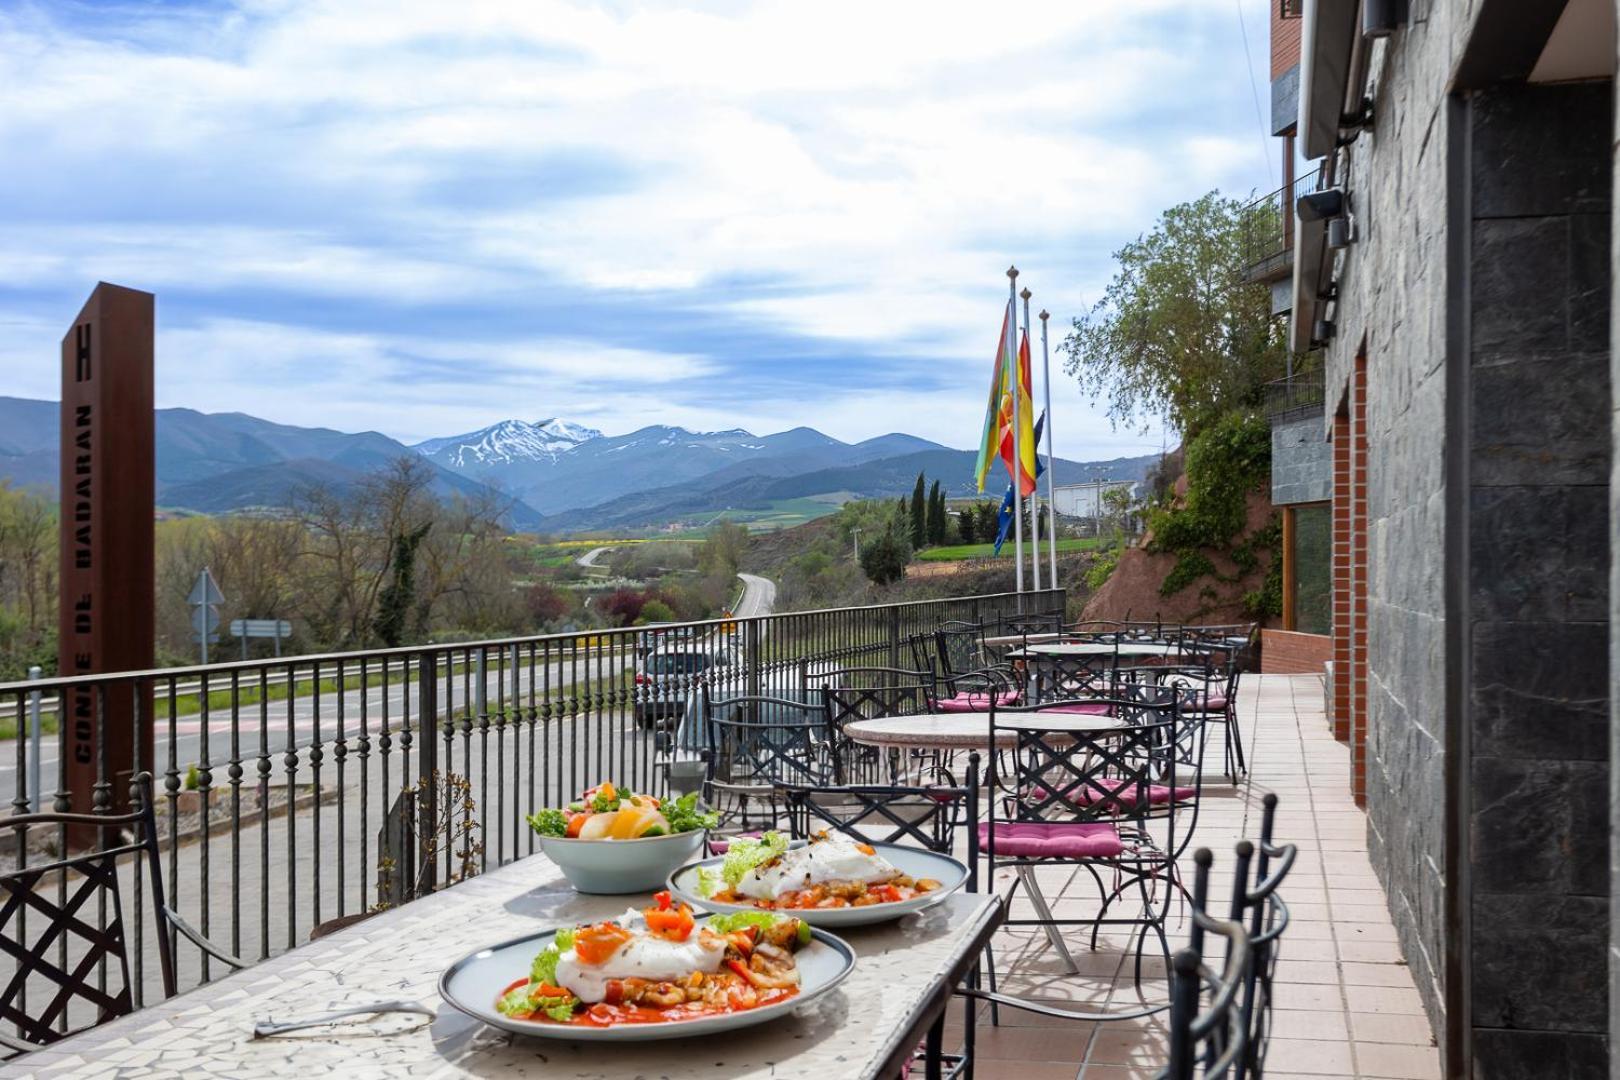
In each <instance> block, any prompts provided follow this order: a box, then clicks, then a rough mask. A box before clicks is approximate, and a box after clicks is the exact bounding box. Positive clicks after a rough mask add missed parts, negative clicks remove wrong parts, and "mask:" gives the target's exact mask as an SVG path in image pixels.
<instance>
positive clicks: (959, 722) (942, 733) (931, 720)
mask: <svg viewBox="0 0 1620 1080" xmlns="http://www.w3.org/2000/svg"><path fill="white" fill-rule="evenodd" d="M1007 715H1014V716H1018V717H1020V718H1027V717H1030V716H1032V715H1039V716H1040V717H1041V726H1042V727H1043V728H1044V729H1045V730H1047V731H1072V732H1074V733H1075V734H1077V735H1101V734H1106V733H1108V732H1110V731H1121V730H1123V729H1125V728H1127V727H1129V726H1130V725H1129V724H1127V723H1126V722H1125V721H1123V720H1116V719H1114V718H1113V717H1111V716H1087V715H1085V714H1084V713H1059V712H1051V713H1040V714H1031V713H1012V714H1007ZM844 734H845V735H847V736H849V737H850V738H851V739H853V740H854V741H855V742H858V743H861V744H863V745H865V746H883V747H892V748H894V749H899V750H983V749H985V748H986V747H988V746H989V745H990V714H989V713H987V712H960V713H924V714H921V715H917V716H883V717H878V718H876V719H873V720H856V721H853V722H851V723H849V724H846V725H844ZM1015 741H1016V740H1015V735H1014V733H1013V732H1011V731H1005V732H999V733H998V735H997V742H996V745H997V748H998V749H1009V748H1011V747H1012V746H1013V744H1014V742H1015Z"/></svg>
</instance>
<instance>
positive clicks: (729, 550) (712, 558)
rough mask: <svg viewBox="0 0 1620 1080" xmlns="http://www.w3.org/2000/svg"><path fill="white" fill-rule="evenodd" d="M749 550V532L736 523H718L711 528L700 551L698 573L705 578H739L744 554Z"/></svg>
mask: <svg viewBox="0 0 1620 1080" xmlns="http://www.w3.org/2000/svg"><path fill="white" fill-rule="evenodd" d="M747 550H748V530H747V529H746V528H744V527H743V526H741V525H739V524H737V523H736V522H735V521H718V522H716V523H715V524H714V525H712V526H711V527H710V528H709V535H708V536H707V537H706V538H705V539H704V541H703V546H702V548H700V549H699V551H698V557H697V564H698V572H699V573H701V574H703V575H704V576H705V577H716V578H726V579H727V580H728V581H729V579H731V578H734V577H736V576H737V568H738V567H739V566H741V565H742V560H743V554H744V553H745V552H747Z"/></svg>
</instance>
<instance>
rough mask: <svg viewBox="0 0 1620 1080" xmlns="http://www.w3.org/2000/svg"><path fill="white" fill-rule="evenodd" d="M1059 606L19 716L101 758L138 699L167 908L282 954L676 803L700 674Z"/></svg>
mask: <svg viewBox="0 0 1620 1080" xmlns="http://www.w3.org/2000/svg"><path fill="white" fill-rule="evenodd" d="M1063 604H1064V593H1063V591H1062V590H1061V589H1059V590H1048V591H1044V592H1038V593H1025V594H1024V595H1023V596H1022V597H1020V596H1018V595H1016V594H1010V593H1007V594H996V595H989V596H975V597H965V598H954V599H941V600H929V601H922V602H917V603H907V604H890V605H881V606H874V607H862V608H844V609H837V610H821V611H804V612H792V613H785V614H778V615H768V616H762V617H757V618H743V619H737V620H728V621H716V622H703V623H691V624H678V625H666V626H659V627H652V628H628V629H621V630H602V631H591V632H583V633H572V634H553V635H546V636H540V637H526V638H514V639H505V640H498V641H480V642H469V643H456V644H435V645H424V646H420V647H415V648H403V649H385V650H372V651H366V652H354V653H343V654H332V655H323V656H299V657H286V658H277V659H274V660H256V661H247V662H232V663H226V664H216V665H212V666H207V667H187V668H173V669H164V670H157V671H143V672H121V673H117V674H108V675H93V676H80V677H73V678H59V679H45V680H39V681H32V682H13V683H3V684H0V706H6V708H5V709H4V712H7V713H10V715H11V716H13V717H15V718H17V720H18V723H17V728H18V730H19V731H22V730H24V725H23V723H22V722H21V721H22V718H23V717H25V716H26V715H27V711H28V706H29V701H30V698H31V697H32V696H33V695H35V694H38V695H40V696H41V698H42V699H43V701H42V704H43V709H44V711H45V713H46V715H47V717H49V716H51V715H54V714H56V713H57V712H58V703H59V702H61V701H66V700H70V699H73V700H83V695H84V694H86V693H88V694H89V695H91V698H92V699H93V701H94V709H93V725H94V731H95V745H97V746H100V747H103V748H105V747H106V746H108V745H109V742H108V739H107V738H105V736H106V734H107V732H106V723H105V717H106V715H107V711H108V708H107V706H108V700H109V696H112V697H113V698H114V700H115V701H116V700H117V699H118V698H121V697H123V696H124V695H129V696H130V697H132V698H133V701H134V702H135V708H136V710H137V728H139V726H140V724H142V723H150V724H151V726H152V729H153V744H152V746H150V747H145V746H137V747H136V750H135V755H136V757H135V769H136V770H137V771H150V772H151V773H152V774H153V775H154V778H155V781H156V784H155V786H156V791H157V797H156V801H157V808H156V809H157V812H158V828H159V832H160V834H161V844H162V848H163V862H164V873H163V877H164V879H165V887H166V889H167V891H168V894H169V903H170V905H171V906H172V907H174V908H176V909H177V910H178V911H179V912H180V913H181V914H182V916H183V917H185V918H186V919H187V920H188V921H189V922H191V923H192V925H194V926H196V927H197V928H198V929H199V930H201V931H202V933H203V934H204V935H205V936H207V937H209V938H210V939H212V940H213V941H215V943H217V944H218V945H220V946H222V947H224V948H226V949H227V950H229V951H230V952H232V953H235V954H236V955H238V956H242V957H245V958H248V959H255V958H266V957H269V956H271V955H274V954H276V953H279V952H282V951H284V950H285V949H288V948H292V947H294V946H296V945H298V944H300V943H301V942H303V941H305V940H307V938H308V936H309V934H310V933H311V932H312V931H314V930H315V929H316V928H317V927H320V926H322V925H323V924H327V923H329V922H330V921H332V920H336V919H351V918H354V917H358V916H362V915H364V914H365V913H368V912H371V911H373V910H376V909H378V908H379V907H380V906H388V905H391V904H397V903H400V902H404V901H406V900H408V899H409V898H410V897H411V896H412V895H415V894H416V893H417V892H418V891H420V890H422V889H431V888H437V887H442V886H444V885H446V884H450V883H453V882H455V881H457V880H460V879H461V878H462V877H463V876H466V875H470V874H476V873H479V872H481V871H483V870H485V869H488V868H491V867H494V866H499V865H502V864H504V863H508V862H511V861H513V860H515V859H519V858H522V857H523V856H525V855H528V854H530V853H532V852H533V851H534V850H535V848H536V844H535V838H534V834H533V833H532V831H531V830H530V829H529V828H528V827H527V824H526V822H525V820H524V819H525V817H526V816H527V815H529V814H532V813H534V812H535V811H536V810H539V809H541V808H543V807H548V806H558V805H561V804H563V803H565V802H567V801H569V800H570V799H572V798H574V797H576V796H577V795H578V793H579V792H580V791H582V790H583V789H585V788H587V787H589V786H591V785H593V784H595V783H596V782H597V781H599V780H604V779H610V780H613V781H614V782H615V783H617V784H620V785H622V786H628V787H630V788H633V789H635V790H640V791H648V792H651V793H654V794H665V793H667V791H668V770H667V768H666V766H667V764H668V760H669V759H668V756H667V752H666V750H665V747H664V743H665V742H666V740H661V739H660V738H659V737H658V733H659V731H660V729H661V728H663V727H666V726H669V725H671V724H672V723H674V722H675V720H676V718H678V716H679V714H680V713H681V712H682V711H683V710H684V707H685V702H686V701H687V699H688V698H689V697H690V695H691V694H692V692H693V691H694V690H695V689H696V688H697V687H699V686H700V685H701V684H703V683H705V682H707V683H709V684H710V685H715V686H718V687H722V688H726V689H730V690H734V691H737V692H746V693H762V692H763V693H773V692H782V691H787V690H793V689H796V688H803V687H805V686H806V685H808V684H809V683H808V682H807V681H808V680H810V679H812V678H813V676H814V675H816V674H817V673H818V672H826V671H830V670H832V669H834V668H837V667H845V666H858V665H865V666H872V665H881V666H890V667H904V666H906V665H907V664H908V663H909V662H910V655H909V651H908V649H907V645H906V642H907V639H908V638H909V637H910V636H911V635H914V634H923V633H931V632H933V631H934V630H936V629H938V628H939V627H941V626H943V625H944V624H946V623H950V622H960V621H977V622H981V623H983V624H984V625H986V626H994V625H997V624H999V623H1001V622H1002V621H1003V620H1005V619H1007V618H1009V617H1011V616H1015V615H1017V614H1019V613H1020V612H1024V613H1028V612H1049V611H1056V612H1061V611H1062V610H1063ZM126 700H127V699H126ZM62 720H63V722H62V723H60V724H59V725H58V728H59V730H58V732H57V733H56V734H55V735H54V736H52V737H51V738H50V739H48V741H47V742H46V744H45V746H44V753H43V754H42V757H43V758H44V760H43V761H42V762H40V763H39V764H40V765H42V766H43V776H44V778H45V786H46V788H47V790H48V791H49V792H50V795H49V796H48V797H47V798H45V799H44V801H43V806H42V807H41V808H42V809H45V810H50V809H57V810H67V809H69V808H70V807H73V806H75V805H76V804H77V803H78V802H79V800H78V799H76V798H75V796H76V795H77V794H79V793H75V792H72V791H69V790H67V788H66V787H65V784H66V779H65V777H66V770H65V769H63V768H62V767H61V765H62V762H63V760H64V759H65V757H66V756H67V755H68V753H69V752H70V747H69V739H68V729H69V727H70V726H71V725H70V724H69V723H68V722H67V720H68V718H66V717H64V718H62ZM117 737H128V736H127V735H122V734H120V735H118V736H117ZM7 749H8V748H5V747H3V746H0V761H4V760H5V759H6V758H8V757H9V758H10V759H11V762H12V764H11V765H10V766H9V767H7V766H5V765H0V804H3V803H4V802H5V801H7V800H8V799H9V802H10V804H11V806H12V809H13V813H14V814H22V813H26V812H28V809H29V806H30V800H31V799H32V797H33V796H34V794H35V793H34V792H31V791H29V790H28V776H29V766H30V762H29V752H30V751H29V745H28V739H27V738H26V736H24V737H18V738H16V739H15V742H14V746H13V747H11V748H9V750H10V752H9V754H8V753H6V750H7ZM102 756H103V759H104V760H103V761H102V762H101V763H100V767H99V768H98V770H97V773H96V776H97V779H96V782H95V785H94V789H93V791H92V792H91V799H90V803H91V806H92V807H93V809H94V811H95V812H98V813H107V812H111V811H112V810H113V809H115V808H116V807H117V806H118V805H120V804H121V803H122V802H123V799H124V793H125V792H126V791H127V790H128V788H127V785H128V783H129V777H128V776H112V775H109V774H108V770H107V767H106V761H105V758H106V753H105V751H103V754H102ZM8 786H9V790H7V788H8ZM41 794H43V793H41ZM7 838H10V839H11V840H12V846H13V847H14V849H15V851H14V854H15V858H16V865H18V866H22V865H23V864H24V862H25V861H26V860H28V859H29V856H30V853H29V852H28V851H27V850H26V845H25V844H22V843H20V842H18V841H17V838H16V837H15V836H13V834H12V832H11V831H8V830H6V829H5V827H4V820H3V819H0V842H4V841H5V840H6V839H7ZM70 841H71V838H70V837H68V836H66V835H63V836H62V837H60V838H59V841H58V842H57V845H56V846H57V847H58V849H59V848H61V847H66V846H69V844H70ZM36 854H37V853H36ZM121 872H122V873H124V874H126V875H127V876H129V877H131V879H132V880H131V882H130V885H131V886H132V888H133V893H134V895H135V896H136V897H137V899H136V901H135V904H136V906H135V907H134V918H133V919H131V918H130V917H129V915H128V913H127V912H126V915H125V922H126V925H128V926H129V927H130V931H131V935H132V937H133V938H134V939H135V940H134V942H133V951H132V960H133V964H134V967H135V972H134V983H135V988H134V989H135V994H136V1001H137V1002H139V1001H140V999H141V996H142V994H143V992H144V993H152V992H153V990H152V987H153V985H154V982H153V980H154V979H155V975H154V974H153V972H152V971H150V970H145V971H143V967H146V968H150V967H151V966H152V963H151V960H152V955H151V954H152V943H151V942H150V941H145V942H144V943H143V941H142V935H143V933H150V931H149V930H145V929H143V921H144V923H150V922H151V919H150V915H151V912H149V911H148V912H146V913H145V914H146V916H147V917H146V918H145V919H144V920H143V916H142V911H141V908H140V906H139V904H140V903H142V902H143V901H144V900H145V899H146V898H145V897H142V896H141V895H140V894H141V891H142V889H143V888H145V886H144V885H143V884H142V883H141V881H140V878H139V873H140V870H139V868H138V866H128V867H125V868H123V870H122V871H121ZM103 925H104V924H103ZM178 944H180V945H185V944H186V943H185V942H184V940H183V939H182V940H181V941H180V942H178ZM179 958H180V976H181V985H182V987H184V986H189V985H193V984H195V983H198V982H207V981H208V980H209V979H210V978H211V977H213V976H214V975H216V974H218V971H217V970H210V966H209V964H208V960H207V957H206V956H204V955H203V954H202V953H201V951H200V950H187V949H182V950H181V951H180V953H179ZM216 968H217V965H216Z"/></svg>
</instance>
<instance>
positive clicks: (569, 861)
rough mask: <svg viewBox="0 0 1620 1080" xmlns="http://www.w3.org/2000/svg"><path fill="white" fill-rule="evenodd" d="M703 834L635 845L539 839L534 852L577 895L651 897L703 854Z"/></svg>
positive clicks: (646, 838)
mask: <svg viewBox="0 0 1620 1080" xmlns="http://www.w3.org/2000/svg"><path fill="white" fill-rule="evenodd" d="M706 835H708V833H707V831H706V830H704V829H693V830H692V831H690V832H683V833H674V834H672V835H670V836H643V837H640V838H639V839H635V840H570V839H567V838H565V837H561V836H542V837H540V838H539V839H540V850H541V851H543V852H545V855H546V858H548V859H550V860H551V861H552V862H554V863H556V864H557V866H558V868H559V869H561V870H562V872H563V876H564V877H566V878H567V879H568V883H569V884H570V885H572V886H573V887H574V888H575V889H577V890H578V891H579V892H582V893H607V894H618V893H644V892H656V891H658V890H659V889H662V888H663V887H664V881H665V879H667V878H668V877H669V873H670V871H671V870H674V869H675V868H676V867H677V866H680V865H681V864H682V863H686V862H690V861H692V860H693V859H694V858H696V857H697V856H698V855H699V853H701V852H702V850H703V838H704V837H705V836H706Z"/></svg>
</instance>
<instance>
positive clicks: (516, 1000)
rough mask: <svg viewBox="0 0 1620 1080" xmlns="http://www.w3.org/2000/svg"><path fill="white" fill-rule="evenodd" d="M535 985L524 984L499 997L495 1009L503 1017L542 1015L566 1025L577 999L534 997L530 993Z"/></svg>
mask: <svg viewBox="0 0 1620 1080" xmlns="http://www.w3.org/2000/svg"><path fill="white" fill-rule="evenodd" d="M535 987H536V984H535V983H532V982H531V983H524V984H523V985H522V986H519V987H515V988H514V989H512V990H509V991H508V992H507V993H505V994H503V995H502V996H501V999H500V1000H499V1001H497V1002H496V1003H495V1008H496V1010H497V1011H498V1012H500V1013H501V1014H502V1015H504V1016H528V1015H530V1014H531V1013H537V1012H538V1013H544V1014H545V1015H547V1016H549V1017H551V1019H553V1020H556V1021H557V1022H559V1023H567V1022H568V1020H569V1018H571V1017H572V1016H573V1015H574V1007H575V1006H576V1005H578V1004H579V998H577V997H575V996H574V995H573V994H564V995H562V996H561V997H535V996H533V993H532V991H533V990H534V989H535Z"/></svg>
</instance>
